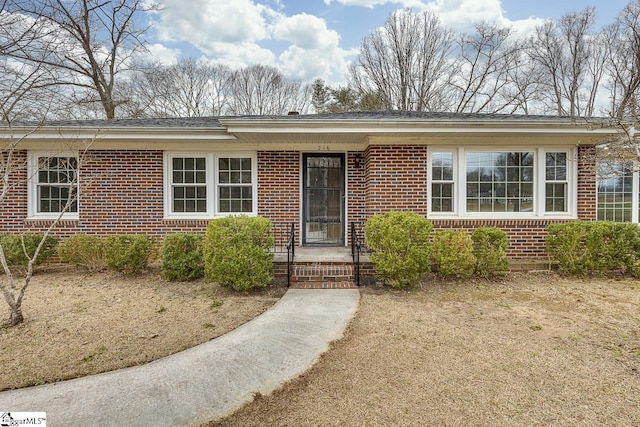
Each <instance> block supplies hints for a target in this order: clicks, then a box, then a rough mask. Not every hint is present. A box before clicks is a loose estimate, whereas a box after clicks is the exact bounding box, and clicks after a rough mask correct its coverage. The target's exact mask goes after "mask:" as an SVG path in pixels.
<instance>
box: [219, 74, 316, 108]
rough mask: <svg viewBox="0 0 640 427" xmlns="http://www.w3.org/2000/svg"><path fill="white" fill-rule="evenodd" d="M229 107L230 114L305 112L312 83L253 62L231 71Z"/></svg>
mask: <svg viewBox="0 0 640 427" xmlns="http://www.w3.org/2000/svg"><path fill="white" fill-rule="evenodd" d="M230 91H231V99H230V106H229V111H230V113H232V114H238V115H240V114H257V115H268V114H286V113H287V112H289V111H296V112H299V113H303V112H306V111H307V109H308V108H309V105H310V101H311V91H312V89H311V85H309V84H302V83H301V82H299V81H291V80H287V79H286V78H285V77H284V76H283V75H282V73H280V71H278V70H277V69H276V68H274V67H270V66H265V65H253V66H250V67H247V68H242V69H240V70H237V71H235V72H234V73H233V75H232V77H231V84H230Z"/></svg>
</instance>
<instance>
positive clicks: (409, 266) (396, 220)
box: [365, 212, 433, 287]
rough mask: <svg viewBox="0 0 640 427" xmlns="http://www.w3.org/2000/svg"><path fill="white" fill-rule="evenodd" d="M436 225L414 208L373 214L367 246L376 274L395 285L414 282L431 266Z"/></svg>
mask: <svg viewBox="0 0 640 427" xmlns="http://www.w3.org/2000/svg"><path fill="white" fill-rule="evenodd" d="M432 229H433V225H432V224H431V222H430V221H429V220H427V219H425V218H423V217H422V216H420V215H418V214H416V213H413V212H388V213H385V214H378V215H374V216H373V217H371V218H369V220H368V221H367V224H366V227H365V235H366V239H367V246H368V247H369V248H370V249H371V250H372V251H373V252H372V253H371V256H370V258H371V261H372V262H373V264H374V265H375V269H376V277H377V278H378V279H380V280H381V281H382V282H383V283H384V284H387V285H390V286H393V287H404V286H407V285H414V284H416V282H417V281H418V280H419V279H420V278H421V277H422V276H424V275H425V274H426V273H428V272H429V271H430V270H431V265H430V256H431V244H430V242H429V235H430V233H431V230H432Z"/></svg>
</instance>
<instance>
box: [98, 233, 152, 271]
mask: <svg viewBox="0 0 640 427" xmlns="http://www.w3.org/2000/svg"><path fill="white" fill-rule="evenodd" d="M152 251H153V239H152V238H151V237H150V236H148V235H146V234H120V235H116V236H109V237H107V238H106V240H105V255H106V265H107V268H108V269H109V270H114V271H118V272H120V273H125V274H138V273H140V272H142V271H143V270H144V269H145V268H147V264H148V262H149V256H150V255H151V252H152Z"/></svg>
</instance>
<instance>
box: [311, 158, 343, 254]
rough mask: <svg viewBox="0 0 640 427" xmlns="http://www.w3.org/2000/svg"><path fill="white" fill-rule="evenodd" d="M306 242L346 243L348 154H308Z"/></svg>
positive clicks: (324, 243)
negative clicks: (345, 202) (346, 174)
mask: <svg viewBox="0 0 640 427" xmlns="http://www.w3.org/2000/svg"><path fill="white" fill-rule="evenodd" d="M302 161H303V164H304V166H303V179H302V181H303V183H302V186H303V191H302V193H303V195H302V197H303V203H302V209H303V227H302V244H304V245H334V246H338V245H340V246H343V245H344V154H304V155H303V156H302Z"/></svg>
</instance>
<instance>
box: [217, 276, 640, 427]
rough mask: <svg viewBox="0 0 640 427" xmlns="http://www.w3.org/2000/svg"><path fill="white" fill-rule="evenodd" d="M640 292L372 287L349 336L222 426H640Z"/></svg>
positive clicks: (619, 286) (509, 285)
mask: <svg viewBox="0 0 640 427" xmlns="http://www.w3.org/2000/svg"><path fill="white" fill-rule="evenodd" d="M639 370H640V282H638V281H634V280H630V279H621V280H613V279H597V280H576V279H567V278H562V277H559V276H556V275H554V274H549V273H536V274H533V273H530V274H510V275H508V276H507V277H505V278H504V279H502V280H500V281H499V282H498V283H496V282H493V283H491V282H483V281H475V282H473V281H472V282H441V281H438V280H437V279H433V280H431V281H430V283H427V284H425V285H423V286H422V287H420V288H419V289H412V290H408V291H393V290H379V289H364V290H362V299H361V302H360V307H359V310H358V313H357V315H356V317H355V319H354V320H353V321H352V322H351V324H350V326H349V328H348V329H347V331H346V333H345V336H344V338H343V339H342V340H340V341H338V342H335V343H334V344H333V345H332V349H331V350H330V351H329V352H328V353H326V354H325V355H324V356H323V357H322V358H321V359H320V361H319V362H318V363H317V364H316V365H315V366H314V367H312V368H311V369H310V370H309V371H308V372H307V373H306V374H305V375H303V376H302V377H300V378H298V379H296V380H294V381H292V382H290V383H288V384H286V385H285V386H284V387H283V388H282V389H280V390H279V391H276V392H275V393H273V394H272V395H269V396H257V397H256V399H255V400H254V401H253V402H252V403H250V404H249V405H247V406H246V407H244V408H243V409H241V410H240V411H239V412H237V413H236V414H234V415H233V416H231V417H229V418H227V419H225V420H222V421H220V422H218V423H211V424H210V425H223V426H258V425H259V426H265V425H277V426H303V425H304V426H306V425H314V426H315V425H318V426H364V425H366V426H378V425H379V426H391V425H393V426H403V425H407V426H409V425H410V426H424V425H449V426H468V425H475V426H487V425H491V426H505V425H509V426H514V425H515V426H535V425H554V426H555V425H562V426H577V425H583V426H595V425H607V426H613V425H615V426H639V425H640V374H639Z"/></svg>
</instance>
